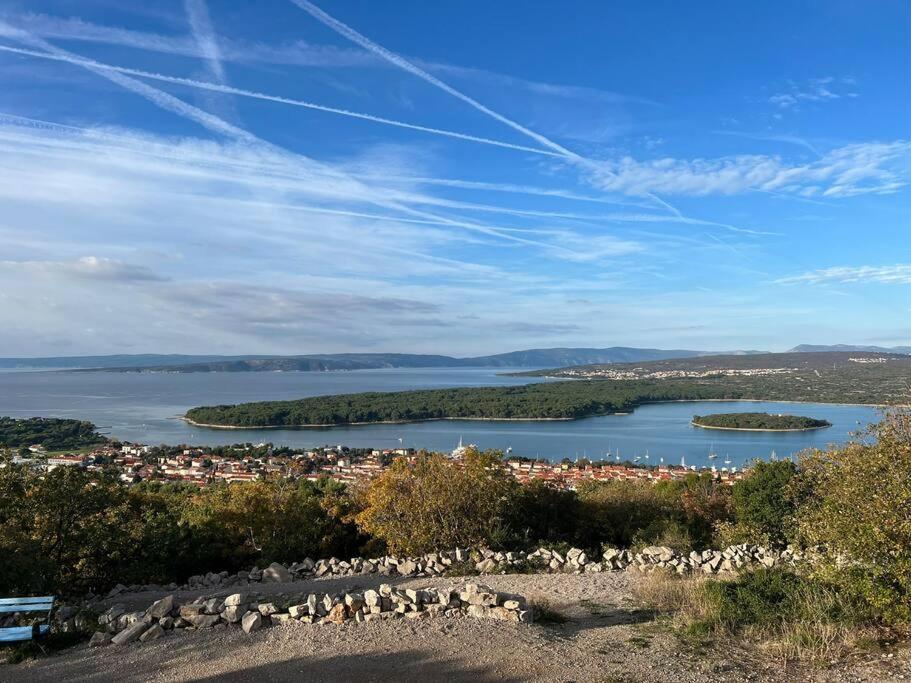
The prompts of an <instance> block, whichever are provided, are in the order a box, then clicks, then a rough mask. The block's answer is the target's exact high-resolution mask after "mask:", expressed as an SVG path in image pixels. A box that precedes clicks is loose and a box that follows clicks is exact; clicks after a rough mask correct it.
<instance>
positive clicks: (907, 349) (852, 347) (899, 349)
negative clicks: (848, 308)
mask: <svg viewBox="0 0 911 683" xmlns="http://www.w3.org/2000/svg"><path fill="white" fill-rule="evenodd" d="M832 351H870V352H873V353H900V354H903V355H909V354H911V346H891V347H889V346H862V345H859V344H830V345H828V346H827V345H824V344H800V345H799V346H795V347H794V348H793V349H791V352H792V353H826V352H832Z"/></svg>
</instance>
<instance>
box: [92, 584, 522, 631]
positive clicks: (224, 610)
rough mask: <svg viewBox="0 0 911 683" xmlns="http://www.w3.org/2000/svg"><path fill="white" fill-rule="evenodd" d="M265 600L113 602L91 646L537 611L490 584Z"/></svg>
mask: <svg viewBox="0 0 911 683" xmlns="http://www.w3.org/2000/svg"><path fill="white" fill-rule="evenodd" d="M275 600H276V598H275V596H271V597H270V598H269V601H265V599H264V598H262V597H261V596H256V595H253V594H249V593H234V594H233V595H229V596H227V597H225V598H220V597H212V598H205V597H200V598H197V599H195V600H193V601H192V602H188V603H184V604H178V603H177V601H176V599H175V597H174V596H173V595H169V596H167V597H164V598H162V599H160V600H156V601H155V602H153V603H152V604H151V605H149V607H148V608H147V609H146V610H145V611H142V612H127V611H126V609H125V607H124V606H123V605H114V606H113V607H111V608H109V609H108V610H107V611H105V612H104V613H103V614H102V615H101V616H100V617H99V618H98V624H99V626H100V627H101V628H102V629H103V630H99V631H97V632H95V634H94V635H93V636H92V638H91V640H90V641H89V644H90V645H91V646H92V647H98V646H103V645H110V644H113V645H127V644H129V643H132V642H135V641H140V642H147V641H149V640H155V639H158V638H161V637H163V636H166V635H168V633H169V632H171V631H174V630H175V629H176V630H183V629H188V630H203V629H210V628H227V627H236V628H240V629H242V630H243V631H244V632H245V633H253V632H254V631H258V630H259V629H262V628H265V627H267V626H271V625H273V624H288V623H296V624H323V623H327V624H342V623H345V622H348V621H353V622H356V623H361V622H368V621H374V620H380V619H415V620H417V619H430V618H433V617H448V618H458V617H474V618H480V619H497V620H501V621H508V622H515V623H520V622H521V623H528V622H531V621H533V619H534V613H533V610H532V608H531V606H530V605H528V604H527V602H526V600H525V598H524V597H523V596H521V595H513V594H509V593H498V592H496V591H494V590H493V589H492V588H490V587H489V586H485V585H484V584H479V583H466V584H464V585H462V586H459V587H452V588H407V589H404V590H403V589H399V588H396V587H393V586H392V585H390V584H388V583H385V584H382V585H380V587H379V589H378V590H367V591H363V592H348V593H337V594H335V595H330V594H328V593H310V594H306V595H297V596H291V597H290V598H283V599H282V600H281V602H275Z"/></svg>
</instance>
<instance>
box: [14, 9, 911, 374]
mask: <svg viewBox="0 0 911 683" xmlns="http://www.w3.org/2000/svg"><path fill="white" fill-rule="evenodd" d="M571 9H572V11H567V10H564V11H562V12H560V13H555V12H554V11H553V9H552V6H550V5H547V4H543V3H541V4H534V3H532V4H529V3H516V2H504V3H496V4H494V5H491V4H490V3H481V2H478V1H476V0H469V1H466V2H461V3H457V4H445V5H443V4H437V5H434V4H433V3H420V2H415V1H414V0H401V1H399V2H396V3H370V2H367V1H366V0H338V1H336V2H333V3H331V4H330V3H325V2H317V4H316V5H314V4H311V3H310V2H307V1H306V0H267V1H266V2H261V3H255V4H254V3H245V2H240V1H236V0H224V1H222V2H218V3H215V2H210V3H207V2H206V0H167V1H162V2H156V3H145V4H141V5H137V4H135V3H111V2H109V1H108V0H82V1H80V2H72V0H29V1H28V2H22V1H21V0H0V92H2V93H3V94H2V96H0V174H2V175H0V244H2V245H3V246H2V251H0V349H2V353H0V355H3V356H62V355H82V354H103V353H147V352H155V353H207V354H209V353H221V354H248V353H263V354H266V353H271V354H302V353H321V352H322V353H335V352H344V351H360V352H367V351H397V352H414V353H440V354H450V355H455V356H469V355H481V354H489V353H497V352H506V351H513V350H517V349H527V348H541V347H558V346H564V347H579V346H586V347H606V346H615V345H616V346H637V347H652V348H655V347H657V348H664V349H670V348H684V349H699V350H734V349H763V350H769V351H783V350H785V349H788V348H790V347H792V346H795V345H797V344H800V343H816V344H829V343H839V342H841V343H849V344H877V345H883V346H896V345H906V344H908V343H909V342H911V327H909V325H908V323H907V320H908V319H909V312H911V296H909V290H911V253H909V250H908V245H909V239H908V227H909V225H908V216H909V215H911V212H909V208H911V206H909V191H908V180H909V175H911V131H909V125H911V97H909V94H911V93H909V78H908V74H907V65H908V63H909V58H911V40H909V35H911V5H908V4H907V3H902V2H898V1H897V0H876V1H875V2H871V3H863V4H858V3H855V2H849V1H848V0H834V1H832V2H828V3H825V4H819V3H806V2H798V3H793V2H784V1H783V0H776V1H773V2H768V3H762V4H759V5H728V4H726V3H701V4H699V5H686V6H684V5H682V4H680V3H673V2H669V1H661V2H650V3H623V4H620V5H617V4H605V3H596V2H588V1H585V2H579V3H574V4H573V5H572V7H571ZM327 13H328V14H327Z"/></svg>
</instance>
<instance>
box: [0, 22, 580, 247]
mask: <svg viewBox="0 0 911 683" xmlns="http://www.w3.org/2000/svg"><path fill="white" fill-rule="evenodd" d="M0 36H3V37H7V38H12V39H13V40H18V41H19V42H22V43H25V44H27V45H31V46H33V47H38V48H41V49H43V50H45V52H46V53H49V54H50V55H51V56H53V57H58V58H60V59H61V60H62V61H68V62H71V63H73V64H77V65H79V66H82V67H84V68H86V69H88V70H89V71H92V72H93V73H96V74H98V75H99V76H101V77H102V78H105V79H107V80H110V81H112V82H114V83H116V84H118V85H120V86H121V87H123V88H125V89H127V90H129V91H131V92H134V93H136V94H138V95H141V96H142V97H144V98H145V99H147V100H149V101H150V102H152V103H153V104H155V105H157V106H159V107H161V108H163V109H166V110H168V111H171V112H172V113H174V114H177V115H178V116H182V117H184V118H188V119H190V120H192V121H195V122H197V123H199V124H200V125H202V126H204V127H205V128H207V129H209V130H211V131H213V132H217V133H220V134H222V135H225V136H228V137H232V138H234V139H235V140H240V141H242V142H245V143H247V144H250V145H251V146H257V147H261V148H265V149H267V150H269V151H272V152H275V153H278V154H281V155H284V156H288V155H290V157H291V158H293V159H295V160H297V161H298V162H300V161H307V162H309V163H311V164H315V165H316V166H318V167H319V168H321V169H323V170H324V172H326V173H331V174H333V175H335V176H336V177H338V178H340V179H343V180H347V181H349V182H352V183H354V184H355V185H356V186H357V187H358V188H359V189H368V190H369V189H373V188H370V186H368V185H363V184H362V183H360V182H358V181H356V180H354V179H353V178H351V177H350V176H349V175H347V174H345V173H344V172H341V171H338V170H336V169H332V168H331V167H328V166H327V165H326V164H323V163H321V162H318V161H315V160H313V159H310V158H309V157H305V156H304V155H301V154H298V153H295V152H291V151H289V150H286V149H284V148H282V147H280V146H278V145H274V144H272V143H270V142H268V141H266V140H263V139H262V138H259V137H257V136H256V135H254V134H253V133H250V132H249V131H246V130H244V129H242V128H239V127H238V126H235V125H232V124H230V123H228V122H227V121H224V120H223V119H221V118H219V117H218V116H215V115H214V114H209V113H208V112H205V111H203V110H201V109H199V108H198V107H194V106H193V105H191V104H188V103H186V102H184V101H183V100H181V99H179V98H177V97H174V96H173V95H170V94H168V93H166V92H164V91H162V90H159V89H157V88H153V87H152V86H150V85H148V84H146V83H143V82H141V81H137V80H136V79H134V78H130V77H129V76H127V75H125V74H123V73H120V72H118V71H116V70H114V71H112V70H111V69H109V68H105V66H103V65H100V64H99V63H97V62H93V61H92V60H85V59H82V58H81V57H79V56H78V55H74V54H72V53H70V52H68V51H66V50H64V49H63V48H58V47H56V46H54V45H52V44H51V43H49V42H47V41H46V40H43V39H42V38H39V37H37V36H33V35H32V34H30V33H29V32H28V31H23V30H21V29H17V28H15V27H13V26H10V25H9V24H7V23H6V22H4V21H2V20H0ZM0 47H2V46H0ZM4 49H6V50H7V51H17V50H18V48H10V47H6V48H4ZM37 56H43V55H42V53H40V52H39V53H37ZM64 58H65V59H64ZM543 153H546V152H543ZM366 201H368V202H369V203H372V204H374V205H376V206H382V207H384V208H387V209H389V208H391V209H394V210H397V211H401V212H403V213H406V214H409V215H413V216H417V217H419V218H428V219H431V220H437V221H441V222H442V223H443V224H445V225H450V226H452V227H460V228H463V229H466V230H469V231H472V232H477V233H480V234H485V235H488V236H491V237H498V238H500V239H504V240H507V241H511V242H516V243H519V244H527V245H529V246H535V247H539V248H543V249H546V250H548V251H556V252H559V253H563V254H569V255H577V254H576V252H574V251H573V250H572V249H568V248H566V247H563V246H560V245H555V244H551V243H547V242H541V241H538V240H532V239H527V238H524V237H519V236H517V235H514V234H510V233H507V232H502V231H501V230H498V229H497V228H492V227H489V226H486V225H482V224H478V223H475V222H473V221H468V220H465V219H458V220H455V219H451V218H447V217H445V216H439V215H437V214H434V213H430V212H427V211H420V210H418V209H413V208H411V207H410V206H406V205H403V204H402V203H400V202H397V201H394V200H384V199H381V198H374V197H368V198H367V199H366Z"/></svg>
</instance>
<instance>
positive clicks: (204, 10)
mask: <svg viewBox="0 0 911 683" xmlns="http://www.w3.org/2000/svg"><path fill="white" fill-rule="evenodd" d="M184 7H185V8H186V10H187V19H188V20H189V22H190V28H191V29H192V31H193V38H194V39H195V40H196V43H197V44H198V45H199V50H200V52H202V54H203V56H204V58H205V60H206V63H207V65H208V67H209V72H210V73H211V74H212V76H213V77H214V78H215V80H216V81H218V82H219V83H227V82H228V79H227V77H226V76H225V68H224V66H223V65H222V62H221V51H220V50H219V49H218V41H217V40H216V39H215V30H214V29H213V28H212V20H211V19H210V18H209V8H208V7H207V6H206V0H184Z"/></svg>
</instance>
